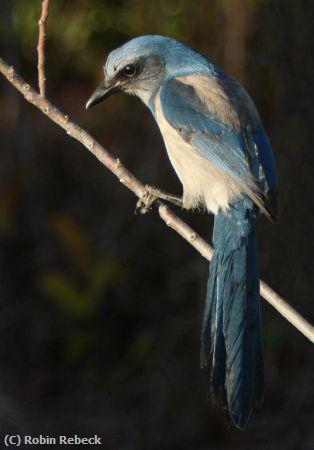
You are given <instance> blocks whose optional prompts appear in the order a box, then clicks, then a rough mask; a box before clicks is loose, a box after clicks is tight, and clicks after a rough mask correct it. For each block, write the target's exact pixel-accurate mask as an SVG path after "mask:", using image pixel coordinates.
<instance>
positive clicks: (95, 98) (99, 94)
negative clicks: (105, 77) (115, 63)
mask: <svg viewBox="0 0 314 450" xmlns="http://www.w3.org/2000/svg"><path fill="white" fill-rule="evenodd" d="M119 91H120V89H119V88H118V87H117V86H108V85H106V81H103V82H102V83H100V85H99V86H98V88H97V89H96V90H95V91H94V92H93V93H92V95H91V96H90V98H89V99H88V102H87V103H86V109H88V108H91V107H92V106H94V105H97V103H100V102H102V101H103V100H105V98H107V97H110V95H112V94H115V93H116V92H119Z"/></svg>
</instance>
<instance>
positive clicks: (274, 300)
mask: <svg viewBox="0 0 314 450" xmlns="http://www.w3.org/2000/svg"><path fill="white" fill-rule="evenodd" d="M0 72H1V73H2V74H3V75H4V76H5V77H6V78H7V80H8V81H9V82H10V83H11V84H12V85H13V86H14V87H15V88H16V89H17V90H18V91H20V92H21V93H22V94H23V95H24V97H25V99H26V100H27V101H28V102H30V103H32V104H33V105H34V106H36V107H37V108H39V109H40V110H41V111H42V112H43V113H44V114H45V115H46V116H48V117H49V119H50V120H52V121H53V122H55V123H56V124H57V125H59V126H60V127H62V128H63V129H64V130H65V131H66V132H67V134H68V135H69V136H72V137H73V138H74V139H76V140H77V141H79V142H80V143H81V144H83V145H84V147H86V148H87V149H88V150H89V151H90V152H91V153H92V154H93V155H94V156H96V158H97V159H98V160H99V161H100V162H101V163H102V164H103V165H104V166H106V167H107V168H108V169H109V170H110V171H111V172H112V173H113V174H114V175H116V177H117V178H118V179H119V181H120V182H121V183H122V184H124V185H125V186H126V187H127V188H128V189H130V190H131V191H132V192H133V193H134V194H135V195H136V196H137V197H139V198H143V197H145V196H146V195H148V191H147V189H146V188H145V186H144V185H143V183H141V182H140V181H139V180H138V179H137V178H135V177H134V175H132V174H131V173H130V172H129V171H128V170H127V169H126V168H125V167H124V166H123V165H122V164H121V162H120V161H119V159H115V158H114V157H113V156H112V155H111V154H110V153H109V152H108V151H107V150H106V149H105V148H104V147H102V146H101V145H100V144H99V143H98V142H97V141H96V140H95V139H94V138H93V137H92V136H91V135H90V134H89V133H87V132H86V131H85V130H83V129H82V128H81V127H79V126H78V125H77V124H76V123H74V122H72V121H70V119H69V117H68V116H67V115H65V114H63V113H62V112H61V111H59V110H58V109H57V108H56V107H55V106H54V105H53V104H52V103H50V102H49V101H48V100H47V99H45V98H44V97H42V96H41V95H39V94H38V93H37V92H36V91H34V89H32V88H31V87H30V85H29V84H27V83H25V81H24V80H23V79H22V78H21V77H20V76H19V75H18V74H17V73H16V72H15V70H14V68H13V67H10V66H9V65H8V64H7V63H6V62H5V61H3V59H1V58H0ZM157 208H158V213H159V215H160V217H161V218H162V220H163V221H164V222H165V223H166V225H168V226H169V227H170V228H172V229H173V230H175V231H176V232H177V233H178V234H180V236H182V237H183V238H184V239H185V240H186V241H188V242H189V243H190V244H191V245H192V246H193V247H194V248H195V249H196V250H197V251H198V252H199V253H200V254H201V255H202V256H204V258H206V259H208V261H210V260H211V258H212V255H213V249H212V248H211V246H210V245H209V244H208V243H207V242H206V241H205V240H204V239H202V238H201V237H200V236H199V235H198V234H197V233H196V232H195V231H193V230H192V228H190V227H189V226H188V225H187V224H186V223H184V222H183V221H182V220H181V219H179V217H178V216H176V215H175V214H174V213H173V212H172V211H171V209H170V208H169V207H168V206H166V205H165V204H163V203H162V202H160V201H158V202H157ZM260 291H261V296H262V297H263V298H264V299H265V300H266V301H267V302H268V303H270V304H271V305H272V306H273V307H274V308H275V309H276V310H277V311H278V312H279V313H280V314H281V315H282V316H283V317H285V318H286V319H287V320H288V321H289V322H290V323H292V325H293V326H294V327H295V328H297V329H298V330H299V331H300V332H301V333H303V334H304V336H306V337H307V338H308V339H309V340H310V341H311V342H313V343H314V327H313V326H312V325H311V324H310V323H309V322H307V321H306V320H305V319H304V318H303V317H302V316H301V315H300V314H299V313H298V312H297V311H296V310H295V309H294V308H292V306H290V305H289V304H288V303H287V302H286V301H285V300H284V299H283V298H281V297H280V296H279V295H278V294H277V293H276V292H275V291H273V290H272V289H271V288H270V287H269V286H268V285H267V284H266V283H264V282H263V281H261V282H260Z"/></svg>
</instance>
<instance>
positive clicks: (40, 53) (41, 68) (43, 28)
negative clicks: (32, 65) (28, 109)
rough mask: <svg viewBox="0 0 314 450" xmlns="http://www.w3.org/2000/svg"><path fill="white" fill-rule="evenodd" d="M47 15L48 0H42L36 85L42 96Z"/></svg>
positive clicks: (44, 83)
mask: <svg viewBox="0 0 314 450" xmlns="http://www.w3.org/2000/svg"><path fill="white" fill-rule="evenodd" d="M48 15H49V0H43V2H42V5H41V17H40V19H39V21H38V28H39V35H38V45H37V52H38V66H37V68H38V86H39V92H40V95H41V96H42V97H45V94H46V73H45V37H46V22H47V19H48Z"/></svg>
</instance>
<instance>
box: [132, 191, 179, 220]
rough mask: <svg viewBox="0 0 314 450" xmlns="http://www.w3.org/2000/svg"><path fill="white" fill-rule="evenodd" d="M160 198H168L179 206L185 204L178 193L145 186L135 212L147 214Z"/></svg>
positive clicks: (167, 199)
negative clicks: (169, 192) (173, 193)
mask: <svg viewBox="0 0 314 450" xmlns="http://www.w3.org/2000/svg"><path fill="white" fill-rule="evenodd" d="M158 199H162V200H166V201H168V202H170V203H173V204H174V205H177V206H181V207H182V206H183V203H182V199H181V198H180V197H177V196H176V195H172V194H168V193H167V192H164V191H162V190H160V189H158V188H156V187H153V186H148V185H146V186H145V191H144V194H143V195H142V197H141V198H140V199H139V200H138V202H137V203H136V208H135V214H146V213H148V212H149V211H151V210H152V206H153V204H154V202H155V201H156V200H158Z"/></svg>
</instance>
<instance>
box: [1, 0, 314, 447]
mask: <svg viewBox="0 0 314 450" xmlns="http://www.w3.org/2000/svg"><path fill="white" fill-rule="evenodd" d="M40 8H41V1H39V0H38V1H30V0H16V1H13V0H12V1H9V0H8V1H6V0H1V4H0V19H1V22H0V46H1V55H2V56H3V57H4V58H6V59H7V60H8V62H9V63H11V64H14V65H15V66H16V68H17V69H18V71H19V72H20V73H21V75H22V76H23V77H24V78H25V79H26V80H28V82H29V83H31V84H32V85H33V86H36V83H37V80H36V75H37V74H36V64H37V61H36V45H37V20H38V18H39V14H40ZM313 17H314V2H310V1H305V0H304V1H303V0H299V1H297V0H277V1H275V0H243V1H242V0H238V1H235V0H221V1H219V0H211V1H209V0H199V1H195V2H192V1H189V0H158V1H152V2H149V1H147V0H129V1H127V0H120V1H113V0H111V1H110V0H107V1H105V0H94V1H87V0H75V1H74V0H73V1H66V0H52V1H51V8H50V17H49V21H48V36H47V52H46V59H47V95H48V97H49V98H50V99H51V100H52V101H53V102H55V103H56V105H57V106H58V107H60V108H61V109H62V110H63V111H64V112H66V113H68V114H69V115H70V116H71V118H73V120H75V121H77V122H78V123H79V124H81V125H82V126H84V127H86V128H87V129H88V130H89V131H90V132H91V133H92V134H93V135H94V136H95V137H96V138H97V139H98V140H99V141H100V142H101V143H103V144H104V145H105V146H106V147H107V148H108V149H110V151H111V152H112V153H113V154H114V155H115V156H117V157H119V158H120V159H121V161H122V162H123V163H124V164H125V165H126V166H127V167H128V168H129V169H130V170H131V171H132V172H134V174H135V175H136V176H138V177H139V178H140V179H141V180H142V181H143V182H144V183H152V184H154V185H157V186H160V187H162V188H163V189H165V190H168V191H170V192H174V193H178V194H179V193H180V190H181V187H180V184H179V182H178V180H177V179H176V177H175V175H174V172H173V170H172V168H171V167H170V164H169V163H168V160H167V156H166V152H165V150H164V148H163V143H162V140H161V137H160V134H159V131H158V129H157V127H156V125H155V123H154V121H153V120H152V117H151V115H150V113H149V111H148V110H147V109H146V108H145V107H144V106H143V105H142V104H141V103H140V102H139V101H138V100H137V99H135V98H129V97H126V96H122V95H120V96H115V97H113V98H111V99H109V100H108V101H107V102H106V103H104V104H102V105H101V106H98V107H96V108H95V109H92V110H91V111H85V109H84V105H85V102H86V100H87V98H88V97H89V95H90V94H91V92H92V91H93V89H94V88H95V86H96V85H97V84H98V83H99V81H100V80H101V78H102V68H101V66H102V64H103V62H104V61H105V57H106V55H107V54H108V52H109V51H110V50H111V49H113V48H115V47H116V46H118V45H120V44H121V43H123V42H125V41H126V40H128V39H129V38H131V37H134V36H136V35H140V34H154V33H156V34H166V35H169V36H172V37H175V38H177V39H180V40H183V41H185V42H186V43H188V44H190V45H192V46H194V47H196V48H198V49H199V50H201V51H202V52H203V53H205V54H207V55H208V56H209V57H210V58H211V59H213V60H214V61H215V62H216V63H218V64H219V65H220V66H222V67H223V68H225V69H226V70H227V71H229V72H230V73H231V74H233V75H234V76H235V77H236V78H238V79H239V80H240V81H241V82H242V83H243V84H244V85H245V87H246V88H247V90H248V91H249V93H250V95H251V96H252V98H253V99H254V101H255V103H256V105H257V107H258V109H259V111H260V114H261V117H262V119H263V122H264V125H265V128H266V129H267V132H268V134H269V137H270V140H271V142H272V146H273V149H274V153H275V156H276V161H277V167H278V174H279V180H280V212H281V214H280V220H279V223H278V224H277V225H272V224H270V223H268V222H267V220H266V219H264V218H262V219H261V220H260V221H259V225H258V234H259V249H260V272H261V277H262V278H263V279H264V280H265V281H266V282H267V283H268V284H270V285H271V286H272V287H273V288H274V289H275V290H276V291H277V292H278V293H280V294H281V295H282V296H283V297H284V298H285V299H286V300H287V301H288V302H289V303H290V304H291V305H292V306H294V307H295V308H296V309H297V310H298V311H300V313H301V314H303V315H304V316H305V317H306V318H307V319H309V320H310V321H311V322H313V321H314V308H313V288H314V268H313V254H314V237H313V224H314V200H313V187H314V180H313V173H314V172H313V167H314V166H313V164H314V152H313V142H314V139H313V108H312V102H313V98H314V95H313V94H314V93H313V80H314V62H313V54H314V44H313V42H314V40H313ZM0 94H1V96H0V133H1V145H0V152H1V153H0V154H1V164H0V245H1V252H0V309H1V316H0V317H1V318H0V341H1V345H0V373H1V376H0V434H6V433H17V432H18V433H21V434H23V433H27V434H30V433H33V434H36V433H41V434H44V435H50V436H56V435H58V434H59V433H61V432H66V433H68V434H70V433H77V434H81V435H85V436H86V435H88V434H92V433H98V434H99V435H100V436H102V437H103V443H104V445H103V448H106V449H108V450H116V449H117V450H122V449H123V450H127V449H130V450H133V449H134V450H135V449H136V450H137V449H143V450H146V449H152V450H154V449H165V450H168V449H169V450H176V449H180V450H181V449H184V450H205V449H206V450H208V449H230V450H234V449H239V450H243V449H276V450H281V449H283V450H286V449H298V450H299V449H304V450H313V449H314V429H313V419H314V406H313V400H314V383H313V369H314V367H313V346H312V344H311V343H310V342H309V341H308V340H307V339H306V338H305V337H304V336H303V335H301V334H300V333H299V332H298V331H297V330H295V329H294V328H293V327H292V326H291V325H290V324H289V323H288V322H287V321H286V320H285V319H284V318H282V317H281V316H280V315H279V314H278V313H277V312H276V311H275V310H274V309H273V308H272V307H270V306H269V305H268V304H266V302H265V301H263V300H262V312H263V329H264V345H265V366H266V367H265V369H266V380H265V385H266V394H265V401H264V404H263V405H262V407H261V408H259V409H258V410H256V411H255V412H254V414H253V416H252V418H251V421H250V424H249V427H248V429H247V431H245V432H239V431H237V430H234V429H227V428H226V427H225V425H224V421H223V417H222V414H221V411H220V408H219V407H217V406H216V407H215V406H213V405H212V403H211V401H210V397H209V393H208V379H209V373H208V372H207V371H201V370H200V369H199V335H200V328H201V320H202V311H203V304H204V297H205V287H206V277H207V272H208V264H207V262H206V261H205V260H204V259H203V258H202V257H201V256H200V255H199V254H198V253H197V252H196V251H195V250H194V249H193V248H192V247H190V246H189V245H188V244H187V243H186V242H185V241H183V240H182V239H181V238H180V237H179V236H177V235H176V234H175V233H174V232H172V231H171V230H170V229H168V228H167V227H166V226H165V225H164V224H163V223H162V222H161V221H160V220H159V219H158V217H157V215H156V214H155V213H152V214H150V215H147V216H145V217H140V216H135V215H134V208H135V203H136V199H135V197H134V196H133V194H131V193H130V192H129V191H128V190H126V189H125V188H124V187H123V186H122V185H120V184H119V183H118V182H117V180H116V179H115V178H114V177H113V176H112V175H111V174H110V173H109V172H108V171H107V170H106V169H105V168H104V167H102V166H101V164H100V163H99V162H98V161H97V160H96V159H95V158H94V157H93V156H92V155H91V154H89V152H88V151H86V149H84V148H83V147H82V146H81V145H80V144H78V143H77V142H75V141H74V140H73V139H71V138H69V137H68V136H67V135H66V134H65V133H64V132H63V131H62V130H61V129H59V128H58V127H57V126H55V125H54V124H52V123H51V122H50V121H49V120H48V119H47V118H46V117H44V116H43V115H42V114H41V113H40V112H39V111H38V110H36V109H34V108H33V107H32V106H31V105H29V104H27V103H26V102H25V101H24V99H23V98H22V97H21V95H20V94H18V93H17V92H16V91H15V90H14V89H13V88H12V87H11V86H10V85H9V84H8V83H7V82H6V81H5V80H4V78H2V77H1V80H0ZM178 214H179V215H181V216H182V217H183V218H184V220H186V221H187V222H188V223H189V224H191V225H192V226H193V227H194V228H195V229H196V230H197V231H198V232H200V233H201V235H203V236H204V237H206V238H208V239H209V238H210V235H211V227H212V218H211V217H210V216H208V215H207V214H202V213H197V212H195V213H192V212H189V213H187V212H182V211H178Z"/></svg>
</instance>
